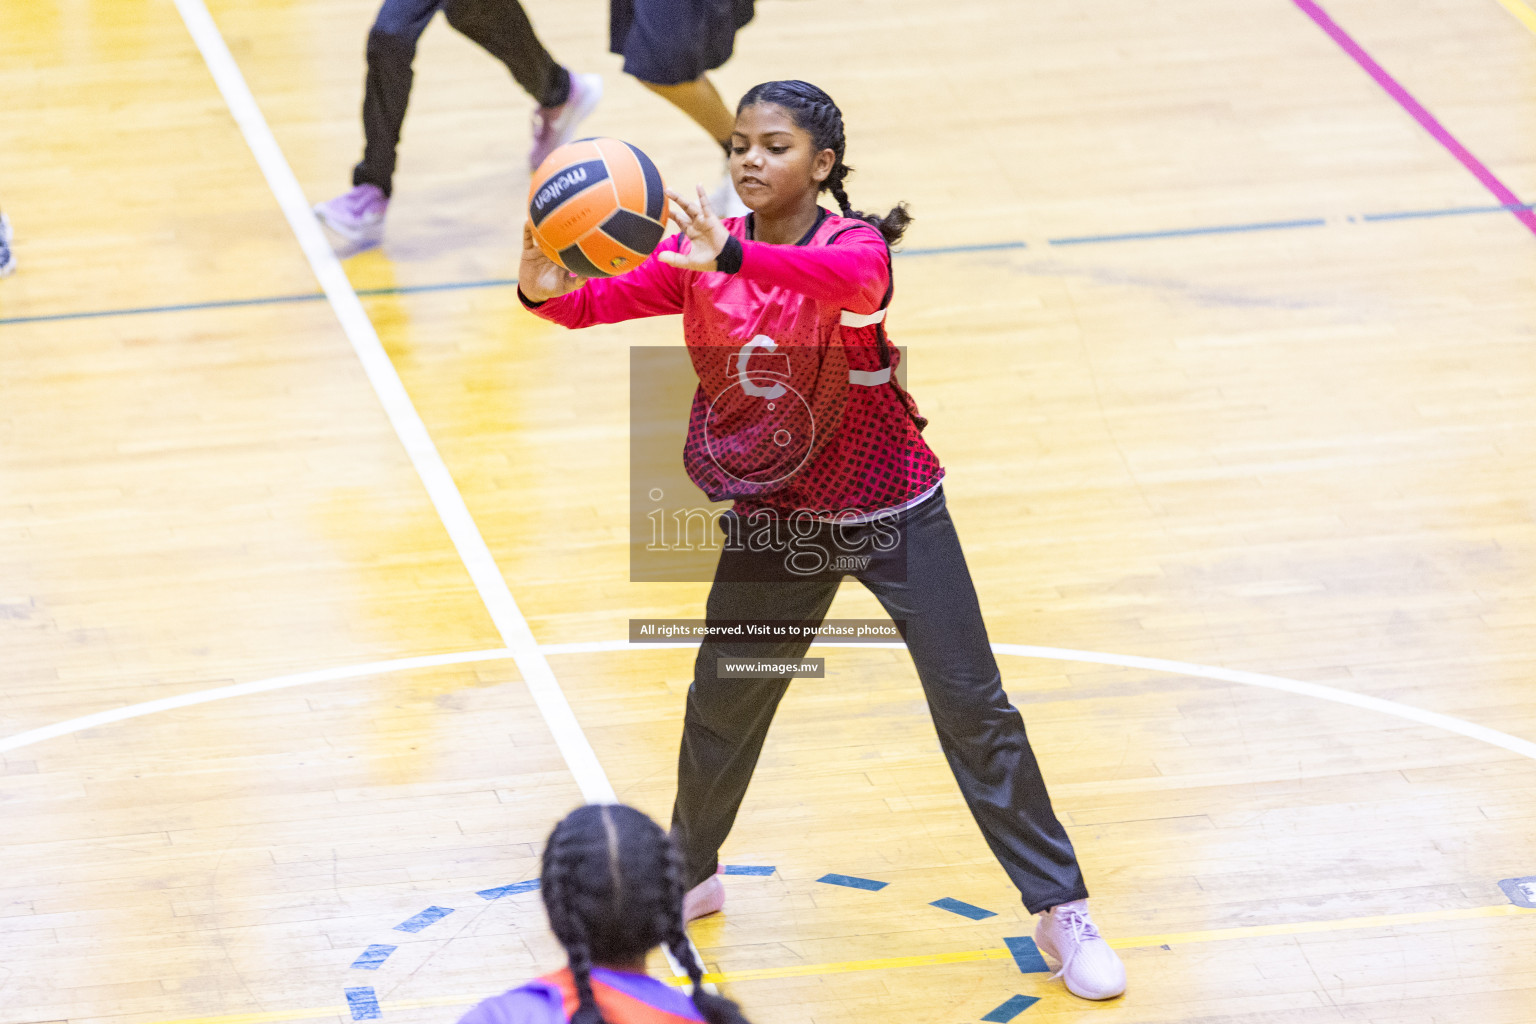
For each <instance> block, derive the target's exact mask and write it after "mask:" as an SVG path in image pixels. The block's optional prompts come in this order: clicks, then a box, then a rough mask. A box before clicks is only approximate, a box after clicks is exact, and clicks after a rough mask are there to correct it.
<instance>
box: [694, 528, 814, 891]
mask: <svg viewBox="0 0 1536 1024" xmlns="http://www.w3.org/2000/svg"><path fill="white" fill-rule="evenodd" d="M745 560H746V559H745V558H744V556H740V555H733V554H732V553H730V552H725V553H723V554H722V555H721V559H720V565H719V567H718V568H717V569H716V571H715V582H714V585H713V586H711V587H710V591H709V602H708V604H707V606H706V609H707V610H706V613H705V614H706V618H707V619H708V621H710V622H717V623H724V622H734V621H742V620H757V619H790V620H794V621H799V622H818V623H819V622H820V621H821V620H822V618H823V617H824V616H825V615H826V614H827V609H828V608H829V607H830V606H831V604H832V598H833V597H834V596H835V595H836V594H837V587H838V583H839V582H841V577H838V576H817V577H811V578H807V579H800V580H794V581H792V582H781V583H776V582H755V581H746V580H743V579H741V577H740V576H735V578H733V573H732V568H733V566H735V565H739V564H741V562H743V561H745ZM808 647H810V641H809V640H794V641H787V642H784V643H775V644H766V643H742V642H739V641H724V642H717V641H706V642H705V643H702V644H700V645H699V655H698V658H697V659H696V660H695V662H694V668H693V685H692V686H690V687H689V688H688V706H687V711H686V712H685V714H684V718H683V742H682V747H681V749H680V750H679V751H678V755H677V802H676V803H675V804H674V805H673V807H672V835H673V836H674V838H676V840H677V842H678V846H679V847H680V848H681V849H682V851H683V856H684V859H685V861H686V864H687V872H688V877H687V883H688V885H690V886H693V885H696V884H698V883H699V882H701V881H703V880H704V879H706V878H708V877H709V876H710V875H711V874H713V873H714V870H715V868H716V866H717V863H718V857H719V852H720V847H721V846H722V845H723V844H724V843H725V838H726V836H727V835H729V834H730V831H731V826H732V825H733V824H734V823H735V821H736V811H737V809H738V808H739V807H740V806H741V800H742V797H743V796H745V795H746V792H747V784H748V783H749V782H751V781H752V770H753V769H754V768H755V767H756V766H757V758H758V754H759V753H761V752H762V749H763V740H764V738H765V737H766V736H767V735H768V726H769V724H770V723H772V721H773V713H774V711H775V710H776V709H777V708H778V706H779V701H780V700H781V699H782V698H783V696H784V691H785V690H787V689H788V688H789V679H788V677H784V676H779V677H775V678H771V679H745V678H721V676H720V674H719V672H718V671H717V662H716V659H718V658H800V657H804V655H805V652H806V649H807V648H808Z"/></svg>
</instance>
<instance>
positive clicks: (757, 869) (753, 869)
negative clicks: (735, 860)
mask: <svg viewBox="0 0 1536 1024" xmlns="http://www.w3.org/2000/svg"><path fill="white" fill-rule="evenodd" d="M725 874H727V875H771V874H773V868H772V867H770V866H767V865H760V864H727V865H726V866H725Z"/></svg>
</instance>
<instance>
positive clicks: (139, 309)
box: [0, 292, 325, 324]
mask: <svg viewBox="0 0 1536 1024" xmlns="http://www.w3.org/2000/svg"><path fill="white" fill-rule="evenodd" d="M323 298H325V295H324V294H323V293H321V292H305V293H304V294H302V295H268V296H266V297H265V298H259V299H222V300H219V301H216V302H183V303H180V304H178V305H174V306H135V307H133V308H130V309H98V310H92V311H90V312H87V313H51V314H49V315H47V316H11V317H6V318H5V319H3V320H0V324H38V323H45V322H47V321H50V320H92V319H95V318H97V317H103V316H138V315H139V314H141V313H186V312H188V311H191V310H197V309H231V308H234V307H237V306H275V305H279V304H281V303H284V302H314V301H316V300H317V299H323Z"/></svg>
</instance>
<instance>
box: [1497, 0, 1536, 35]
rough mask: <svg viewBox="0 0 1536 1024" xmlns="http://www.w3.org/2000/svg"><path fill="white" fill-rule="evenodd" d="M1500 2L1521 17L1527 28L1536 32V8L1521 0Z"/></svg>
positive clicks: (1511, 12) (1500, 0)
mask: <svg viewBox="0 0 1536 1024" xmlns="http://www.w3.org/2000/svg"><path fill="white" fill-rule="evenodd" d="M1499 3H1501V4H1503V5H1504V9H1505V10H1507V11H1509V13H1510V14H1513V15H1514V16H1515V17H1517V18H1519V19H1520V21H1521V23H1522V24H1523V25H1525V27H1526V28H1528V29H1530V30H1531V31H1532V32H1536V10H1532V9H1531V8H1530V7H1528V6H1526V5H1525V4H1524V3H1522V2H1521V0H1499Z"/></svg>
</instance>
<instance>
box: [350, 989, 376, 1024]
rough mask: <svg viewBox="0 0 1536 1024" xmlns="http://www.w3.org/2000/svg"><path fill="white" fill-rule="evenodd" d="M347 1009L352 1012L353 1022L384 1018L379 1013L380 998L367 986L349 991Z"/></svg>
mask: <svg viewBox="0 0 1536 1024" xmlns="http://www.w3.org/2000/svg"><path fill="white" fill-rule="evenodd" d="M347 1008H348V1009H350V1010H351V1011H352V1019H353V1020H378V1019H379V1018H380V1017H381V1016H383V1014H381V1013H380V1012H379V997H378V996H376V995H374V992H373V989H372V988H371V987H370V986H367V985H364V986H362V987H361V988H349V989H347Z"/></svg>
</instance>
